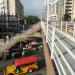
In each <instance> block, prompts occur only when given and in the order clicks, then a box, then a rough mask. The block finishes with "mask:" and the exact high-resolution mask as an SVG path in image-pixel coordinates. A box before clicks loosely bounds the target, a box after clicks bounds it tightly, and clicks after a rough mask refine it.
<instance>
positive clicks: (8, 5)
mask: <svg viewBox="0 0 75 75" xmlns="http://www.w3.org/2000/svg"><path fill="white" fill-rule="evenodd" d="M23 19H24V9H23V5H22V4H21V2H20V0H0V36H1V35H11V34H12V35H13V34H15V33H19V32H21V30H22V29H23V24H21V22H22V21H23ZM22 23H23V22H22Z"/></svg>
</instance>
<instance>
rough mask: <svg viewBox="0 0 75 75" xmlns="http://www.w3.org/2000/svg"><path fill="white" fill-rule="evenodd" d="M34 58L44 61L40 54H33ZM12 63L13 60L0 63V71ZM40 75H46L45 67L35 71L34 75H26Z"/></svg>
mask: <svg viewBox="0 0 75 75" xmlns="http://www.w3.org/2000/svg"><path fill="white" fill-rule="evenodd" d="M34 56H37V57H38V58H39V59H40V60H42V59H44V56H43V55H42V54H34ZM13 61H14V59H12V60H8V61H0V69H1V70H2V71H4V70H5V68H6V67H7V66H9V65H12V62H13ZM39 64H41V63H39ZM42 66H43V65H41V67H42ZM40 74H41V75H46V68H45V66H44V67H42V68H40V69H39V71H36V72H34V73H31V74H26V75H40ZM0 75H3V72H0ZM24 75H25V74H24Z"/></svg>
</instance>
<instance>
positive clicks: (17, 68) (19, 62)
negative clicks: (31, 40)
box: [4, 56, 38, 75]
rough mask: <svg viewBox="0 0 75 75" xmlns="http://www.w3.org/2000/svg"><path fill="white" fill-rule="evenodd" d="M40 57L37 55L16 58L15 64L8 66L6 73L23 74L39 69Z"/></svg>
mask: <svg viewBox="0 0 75 75" xmlns="http://www.w3.org/2000/svg"><path fill="white" fill-rule="evenodd" d="M37 62H38V58H37V57H35V56H29V57H24V58H20V59H16V60H15V64H14V65H11V66H8V67H7V68H6V70H5V71H4V75H21V74H24V73H28V72H33V71H35V70H38V65H37Z"/></svg>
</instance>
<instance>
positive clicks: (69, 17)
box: [63, 13, 71, 21]
mask: <svg viewBox="0 0 75 75" xmlns="http://www.w3.org/2000/svg"><path fill="white" fill-rule="evenodd" d="M70 19H71V16H70V15H69V14H68V13H66V14H64V17H63V20H64V21H70Z"/></svg>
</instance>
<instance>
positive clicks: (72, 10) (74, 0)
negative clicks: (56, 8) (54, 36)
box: [64, 0, 75, 21]
mask: <svg viewBox="0 0 75 75" xmlns="http://www.w3.org/2000/svg"><path fill="white" fill-rule="evenodd" d="M64 4H65V7H64V10H65V13H67V14H69V16H70V20H72V21H73V20H74V19H75V0H64Z"/></svg>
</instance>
